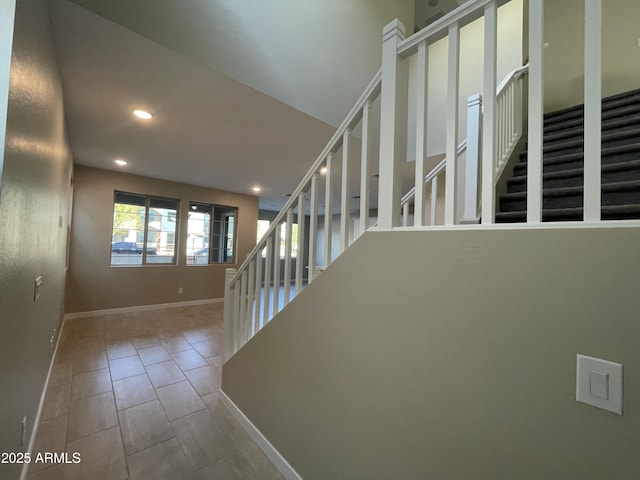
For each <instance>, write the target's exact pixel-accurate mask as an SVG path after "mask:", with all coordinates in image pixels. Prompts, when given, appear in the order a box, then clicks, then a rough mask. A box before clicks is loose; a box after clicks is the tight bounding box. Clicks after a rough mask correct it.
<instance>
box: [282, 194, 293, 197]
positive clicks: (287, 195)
mask: <svg viewBox="0 0 640 480" xmlns="http://www.w3.org/2000/svg"><path fill="white" fill-rule="evenodd" d="M282 196H283V197H290V196H291V194H290V193H283V194H282Z"/></svg>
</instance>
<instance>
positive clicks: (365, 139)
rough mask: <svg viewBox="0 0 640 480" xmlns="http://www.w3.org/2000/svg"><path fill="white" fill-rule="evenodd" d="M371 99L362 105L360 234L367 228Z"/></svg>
mask: <svg viewBox="0 0 640 480" xmlns="http://www.w3.org/2000/svg"><path fill="white" fill-rule="evenodd" d="M370 110H371V100H367V101H366V103H365V104H364V107H362V151H361V152H362V155H361V157H360V232H359V234H360V235H362V234H363V233H364V232H365V231H366V230H367V229H368V228H369V198H370V195H369V176H370V173H369V172H370V170H369V133H370V132H369V130H370V128H371V122H369V111H370Z"/></svg>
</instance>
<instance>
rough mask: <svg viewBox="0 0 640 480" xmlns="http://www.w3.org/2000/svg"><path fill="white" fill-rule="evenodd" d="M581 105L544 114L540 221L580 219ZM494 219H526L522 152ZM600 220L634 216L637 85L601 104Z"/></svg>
mask: <svg viewBox="0 0 640 480" xmlns="http://www.w3.org/2000/svg"><path fill="white" fill-rule="evenodd" d="M583 110H584V108H583V105H578V106H575V107H571V108H567V109H564V110H560V111H557V112H553V113H549V114H546V115H545V116H544V149H543V152H544V153H543V154H544V159H543V165H544V167H543V172H544V175H543V205H542V209H543V210H542V218H543V221H581V220H582V219H583V211H582V205H583V203H582V197H583V177H584V169H583V166H584V165H583V162H584V139H583ZM499 209H500V211H499V212H498V213H496V222H501V223H513V222H524V221H525V220H526V209H527V152H526V151H525V152H523V153H521V154H520V162H519V163H518V164H516V165H515V167H514V169H513V176H512V177H511V178H510V179H509V180H508V182H507V193H506V194H504V195H502V196H501V197H500V203H499ZM601 212H602V219H603V220H621V219H637V218H640V89H639V90H632V91H630V92H625V93H621V94H618V95H614V96H612V97H608V98H605V99H603V102H602V210H601Z"/></svg>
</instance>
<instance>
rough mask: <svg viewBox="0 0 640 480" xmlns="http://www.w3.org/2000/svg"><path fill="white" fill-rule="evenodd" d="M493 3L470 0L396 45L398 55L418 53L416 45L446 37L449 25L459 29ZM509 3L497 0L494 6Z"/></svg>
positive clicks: (406, 55) (505, 0)
mask: <svg viewBox="0 0 640 480" xmlns="http://www.w3.org/2000/svg"><path fill="white" fill-rule="evenodd" d="M493 1H494V0H470V1H468V2H466V3H463V4H462V5H460V6H459V7H458V8H456V9H455V10H454V11H452V12H449V13H448V14H447V15H445V16H444V17H442V18H439V19H438V20H436V21H435V22H433V23H432V24H430V25H427V26H426V27H424V28H423V29H422V30H420V31H418V32H416V33H414V34H413V35H411V36H410V37H409V38H407V39H406V40H403V41H402V42H400V45H398V55H400V56H401V57H403V58H407V57H410V56H411V55H413V54H414V53H416V52H417V51H418V45H420V43H422V42H424V41H426V42H427V43H433V42H436V41H438V40H440V39H441V38H444V37H446V36H447V33H448V30H449V27H450V26H451V25H455V24H459V25H460V27H462V26H464V25H466V24H468V23H471V22H472V21H474V20H476V19H478V18H480V17H482V15H483V13H484V7H486V6H487V5H489V4H490V3H492V2H493ZM509 1H510V0H498V1H496V5H497V6H501V5H504V4H505V3H507V2H509Z"/></svg>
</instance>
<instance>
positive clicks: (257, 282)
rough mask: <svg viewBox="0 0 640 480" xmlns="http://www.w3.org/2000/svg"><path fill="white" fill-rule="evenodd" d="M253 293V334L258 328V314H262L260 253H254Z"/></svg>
mask: <svg viewBox="0 0 640 480" xmlns="http://www.w3.org/2000/svg"><path fill="white" fill-rule="evenodd" d="M255 279H256V280H255V293H254V295H253V298H254V302H255V308H254V312H255V313H254V317H253V334H254V335H255V334H256V333H258V331H259V330H260V328H261V326H260V315H261V314H262V308H261V306H262V254H261V253H260V251H258V252H257V253H256V272H255Z"/></svg>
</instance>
